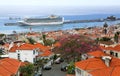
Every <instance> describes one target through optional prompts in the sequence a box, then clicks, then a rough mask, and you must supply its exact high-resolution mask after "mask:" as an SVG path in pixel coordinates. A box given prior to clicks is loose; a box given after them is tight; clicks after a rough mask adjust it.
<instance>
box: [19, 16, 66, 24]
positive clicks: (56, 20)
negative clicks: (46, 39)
mask: <svg viewBox="0 0 120 76" xmlns="http://www.w3.org/2000/svg"><path fill="white" fill-rule="evenodd" d="M63 22H64V18H63V17H60V16H54V15H51V16H49V17H46V18H25V19H23V20H22V21H18V23H19V24H20V25H33V26H34V25H60V24H63Z"/></svg>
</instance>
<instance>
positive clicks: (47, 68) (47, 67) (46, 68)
mask: <svg viewBox="0 0 120 76" xmlns="http://www.w3.org/2000/svg"><path fill="white" fill-rule="evenodd" d="M50 69H52V67H51V66H50V65H49V66H45V67H44V70H50Z"/></svg>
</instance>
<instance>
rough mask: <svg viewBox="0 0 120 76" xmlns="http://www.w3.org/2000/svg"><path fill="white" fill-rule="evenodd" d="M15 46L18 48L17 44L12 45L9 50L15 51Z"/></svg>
mask: <svg viewBox="0 0 120 76" xmlns="http://www.w3.org/2000/svg"><path fill="white" fill-rule="evenodd" d="M17 48H18V46H17V45H13V47H11V48H10V50H9V52H16V49H17Z"/></svg>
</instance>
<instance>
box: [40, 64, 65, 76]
mask: <svg viewBox="0 0 120 76" xmlns="http://www.w3.org/2000/svg"><path fill="white" fill-rule="evenodd" d="M64 64H65V63H61V64H53V65H52V69H51V70H43V72H42V73H43V76H66V72H63V71H61V65H64Z"/></svg>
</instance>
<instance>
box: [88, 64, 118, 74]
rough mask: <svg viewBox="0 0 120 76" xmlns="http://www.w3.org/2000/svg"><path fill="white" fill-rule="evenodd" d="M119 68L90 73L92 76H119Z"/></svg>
mask: <svg viewBox="0 0 120 76" xmlns="http://www.w3.org/2000/svg"><path fill="white" fill-rule="evenodd" d="M119 70H120V66H117V67H109V68H105V69H100V70H95V71H91V72H90V74H92V76H120V72H119Z"/></svg>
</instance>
